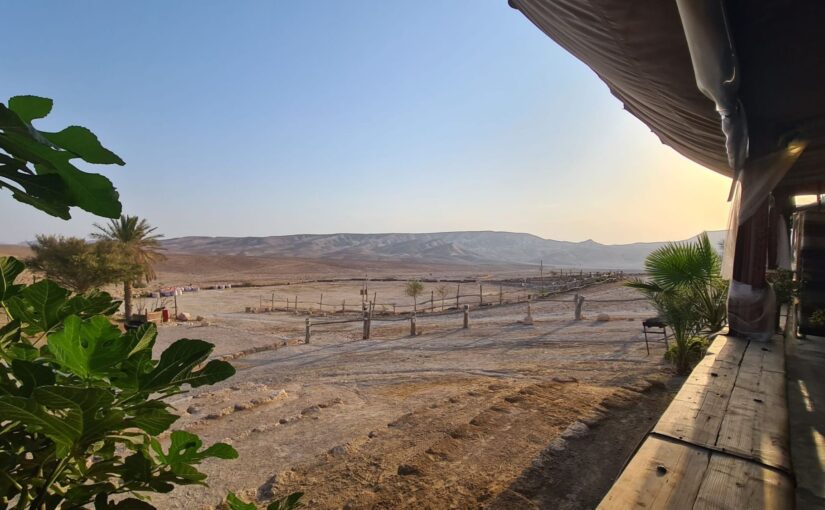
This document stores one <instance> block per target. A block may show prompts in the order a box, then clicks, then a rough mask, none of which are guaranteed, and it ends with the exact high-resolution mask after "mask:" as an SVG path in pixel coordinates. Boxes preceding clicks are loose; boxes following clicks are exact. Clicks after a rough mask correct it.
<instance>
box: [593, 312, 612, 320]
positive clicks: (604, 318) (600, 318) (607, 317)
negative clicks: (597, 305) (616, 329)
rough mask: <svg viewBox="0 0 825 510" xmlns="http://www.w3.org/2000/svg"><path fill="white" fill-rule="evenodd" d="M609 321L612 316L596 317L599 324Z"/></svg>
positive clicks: (602, 314)
mask: <svg viewBox="0 0 825 510" xmlns="http://www.w3.org/2000/svg"><path fill="white" fill-rule="evenodd" d="M609 320H610V316H609V315H607V314H606V313H600V314H599V315H597V316H596V321H598V322H607V321H609Z"/></svg>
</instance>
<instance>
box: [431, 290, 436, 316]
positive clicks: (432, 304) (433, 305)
mask: <svg viewBox="0 0 825 510" xmlns="http://www.w3.org/2000/svg"><path fill="white" fill-rule="evenodd" d="M434 309H435V291H433V290H431V291H430V313H432V312H433V310H434Z"/></svg>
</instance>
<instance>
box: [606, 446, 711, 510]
mask: <svg viewBox="0 0 825 510" xmlns="http://www.w3.org/2000/svg"><path fill="white" fill-rule="evenodd" d="M709 461H710V454H709V453H708V452H707V451H706V450H703V449H701V448H695V447H692V446H688V445H685V444H681V443H677V442H674V441H670V440H667V439H661V438H657V437H652V436H651V437H648V438H647V439H645V442H644V443H643V444H642V446H641V448H639V451H638V452H636V455H634V456H633V459H632V460H631V461H630V464H628V465H627V467H626V468H625V470H624V471H623V472H622V474H621V476H620V477H619V479H618V480H617V481H616V483H615V484H613V487H612V488H611V489H610V492H608V493H607V495H606V496H605V497H604V499H602V502H601V503H600V504H599V507H598V508H600V509H602V510H614V509H615V510H624V509H630V508H646V509H654V510H656V509H662V510H665V509H674V510H682V509H684V510H688V509H691V508H693V502H694V501H695V500H696V497H697V495H698V494H699V489H700V488H701V484H702V479H703V478H704V475H705V471H706V470H707V467H708V463H709Z"/></svg>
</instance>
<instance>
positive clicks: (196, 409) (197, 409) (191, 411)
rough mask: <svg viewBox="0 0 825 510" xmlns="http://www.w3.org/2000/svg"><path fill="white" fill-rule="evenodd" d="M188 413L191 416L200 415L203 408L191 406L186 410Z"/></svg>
mask: <svg viewBox="0 0 825 510" xmlns="http://www.w3.org/2000/svg"><path fill="white" fill-rule="evenodd" d="M186 412H187V413H189V414H198V413H199V412H201V408H200V407H198V406H189V407H187V408H186Z"/></svg>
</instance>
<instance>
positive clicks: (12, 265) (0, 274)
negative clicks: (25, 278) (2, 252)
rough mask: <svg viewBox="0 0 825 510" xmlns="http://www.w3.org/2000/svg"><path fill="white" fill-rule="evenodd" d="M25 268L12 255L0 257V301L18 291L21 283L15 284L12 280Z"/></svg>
mask: <svg viewBox="0 0 825 510" xmlns="http://www.w3.org/2000/svg"><path fill="white" fill-rule="evenodd" d="M25 268H26V266H25V265H23V263H22V262H20V261H19V260H17V259H16V258H14V257H0V303H2V302H4V301H6V300H8V299H9V298H11V297H12V296H14V295H16V294H17V293H18V292H20V289H21V288H22V287H23V286H22V285H15V284H14V280H16V279H17V277H18V276H19V275H20V273H22V272H23V270H24V269H25Z"/></svg>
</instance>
